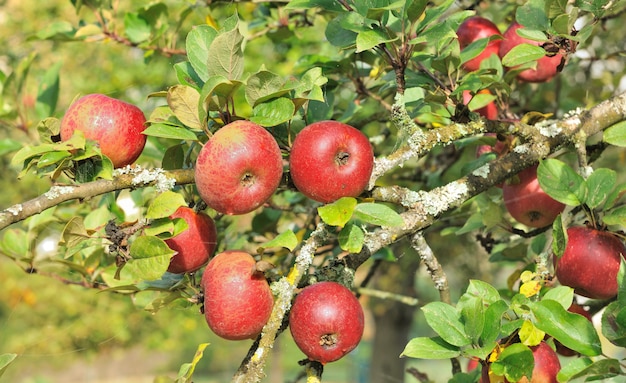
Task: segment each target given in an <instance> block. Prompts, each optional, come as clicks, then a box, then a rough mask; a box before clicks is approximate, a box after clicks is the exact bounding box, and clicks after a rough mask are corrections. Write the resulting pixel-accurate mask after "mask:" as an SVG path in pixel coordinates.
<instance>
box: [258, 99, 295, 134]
mask: <svg viewBox="0 0 626 383" xmlns="http://www.w3.org/2000/svg"><path fill="white" fill-rule="evenodd" d="M295 111H296V106H295V105H294V104H293V102H292V101H291V100H290V99H288V98H286V97H280V98H277V99H274V100H272V101H268V102H264V103H262V104H258V105H257V106H255V107H254V109H253V110H252V117H250V121H252V122H254V123H255V124H259V125H261V126H263V127H271V126H277V125H280V124H282V123H283V122H287V121H289V120H291V118H292V117H293V114H294V113H295Z"/></svg>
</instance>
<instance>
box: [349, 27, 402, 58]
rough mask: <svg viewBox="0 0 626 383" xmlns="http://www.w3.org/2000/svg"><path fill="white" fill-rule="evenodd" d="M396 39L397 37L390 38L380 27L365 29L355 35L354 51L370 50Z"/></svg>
mask: <svg viewBox="0 0 626 383" xmlns="http://www.w3.org/2000/svg"><path fill="white" fill-rule="evenodd" d="M394 40H397V37H394V38H390V37H389V36H388V35H387V34H386V33H385V32H383V31H382V30H380V29H367V30H365V31H361V32H359V33H358V34H357V36H356V53H359V52H363V51H367V50H370V49H372V48H374V47H376V46H378V45H380V44H384V43H388V42H391V41H394Z"/></svg>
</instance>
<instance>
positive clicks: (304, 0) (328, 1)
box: [285, 0, 345, 12]
mask: <svg viewBox="0 0 626 383" xmlns="http://www.w3.org/2000/svg"><path fill="white" fill-rule="evenodd" d="M315 7H319V8H322V9H325V10H327V11H333V12H342V11H345V9H344V8H343V7H342V6H341V4H339V2H337V1H336V0H291V1H290V2H289V4H287V5H286V6H285V9H310V8H315Z"/></svg>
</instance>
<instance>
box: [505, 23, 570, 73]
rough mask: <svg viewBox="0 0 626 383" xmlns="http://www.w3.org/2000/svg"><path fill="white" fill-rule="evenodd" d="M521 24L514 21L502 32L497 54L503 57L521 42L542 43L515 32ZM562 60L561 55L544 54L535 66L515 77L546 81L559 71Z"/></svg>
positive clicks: (538, 44)
mask: <svg viewBox="0 0 626 383" xmlns="http://www.w3.org/2000/svg"><path fill="white" fill-rule="evenodd" d="M520 28H522V26H521V25H520V24H519V23H517V22H514V23H513V24H511V25H510V26H509V28H508V29H507V30H506V31H505V32H504V35H503V36H504V40H502V44H500V50H499V55H500V57H501V58H502V57H504V56H505V55H506V54H507V53H509V51H510V50H511V49H513V48H514V47H516V46H518V45H519V44H522V43H528V44H532V45H536V46H540V45H541V44H543V42H541V41H534V40H529V39H526V38H524V37H522V36H520V35H518V34H517V30H518V29H520ZM562 60H563V55H561V54H556V55H554V56H551V57H550V56H544V57H542V58H540V59H539V60H537V66H536V68H535V69H526V70H523V71H522V72H520V73H519V74H518V75H517V78H518V79H519V80H522V81H526V82H546V81H549V80H551V79H552V78H553V77H554V76H556V74H557V73H558V72H559V65H561V61H562Z"/></svg>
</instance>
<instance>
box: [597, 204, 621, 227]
mask: <svg viewBox="0 0 626 383" xmlns="http://www.w3.org/2000/svg"><path fill="white" fill-rule="evenodd" d="M602 222H604V223H605V224H607V225H619V226H626V206H620V207H617V208H615V209H611V211H609V212H607V213H605V214H604V216H602Z"/></svg>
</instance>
